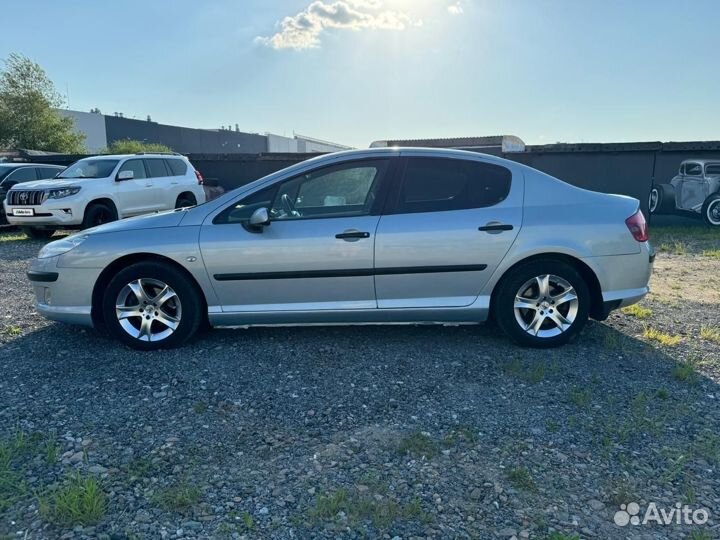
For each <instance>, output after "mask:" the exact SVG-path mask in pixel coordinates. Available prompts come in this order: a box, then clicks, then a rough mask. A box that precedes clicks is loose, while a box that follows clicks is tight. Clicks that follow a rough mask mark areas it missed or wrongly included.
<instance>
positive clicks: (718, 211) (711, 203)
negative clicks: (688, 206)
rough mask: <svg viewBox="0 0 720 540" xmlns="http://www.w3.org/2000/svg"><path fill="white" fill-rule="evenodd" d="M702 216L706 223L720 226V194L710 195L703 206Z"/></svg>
mask: <svg viewBox="0 0 720 540" xmlns="http://www.w3.org/2000/svg"><path fill="white" fill-rule="evenodd" d="M702 216H703V219H704V220H705V223H707V224H708V225H712V226H713V227H720V194H717V193H716V194H715V195H710V196H709V197H708V198H707V199H705V202H704V203H703V206H702Z"/></svg>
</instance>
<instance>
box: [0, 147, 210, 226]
mask: <svg viewBox="0 0 720 540" xmlns="http://www.w3.org/2000/svg"><path fill="white" fill-rule="evenodd" d="M202 181H203V180H202V176H201V175H200V173H199V172H198V171H196V170H195V168H194V167H193V166H192V164H191V163H190V161H188V159H187V158H186V157H184V156H181V155H179V154H172V155H170V154H135V155H123V156H97V157H89V158H85V159H81V160H80V161H76V162H75V163H73V164H72V165H70V166H69V167H68V168H67V169H65V170H64V171H63V172H61V173H60V174H59V175H58V176H57V177H56V178H54V179H52V180H38V181H35V182H25V183H23V184H19V185H16V186H13V187H12V189H10V190H9V191H8V193H7V197H6V199H5V213H6V215H7V220H8V221H9V222H10V223H11V224H12V225H19V226H20V227H21V228H22V229H23V230H24V231H25V233H26V234H27V235H28V236H30V237H31V238H49V237H50V236H52V234H53V233H54V232H55V230H56V229H78V228H81V229H86V228H88V227H94V226H96V225H102V224H103V223H107V222H109V221H115V220H116V219H122V218H126V217H130V216H137V215H140V214H148V213H152V212H157V211H160V210H171V209H173V208H182V207H186V206H195V205H196V204H201V203H204V202H205V192H204V191H203V186H202Z"/></svg>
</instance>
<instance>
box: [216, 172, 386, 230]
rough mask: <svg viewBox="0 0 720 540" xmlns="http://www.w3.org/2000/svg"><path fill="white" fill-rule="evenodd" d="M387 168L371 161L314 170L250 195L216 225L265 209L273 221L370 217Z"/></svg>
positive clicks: (239, 220)
mask: <svg viewBox="0 0 720 540" xmlns="http://www.w3.org/2000/svg"><path fill="white" fill-rule="evenodd" d="M387 166H388V160H372V161H361V162H354V163H346V164H342V165H337V166H334V167H326V168H323V169H319V170H315V171H311V172H309V173H305V174H303V175H301V176H297V177H295V178H292V179H290V180H286V181H285V182H282V183H281V184H275V185H273V186H270V187H267V188H265V189H262V190H260V191H258V192H256V193H253V194H252V195H248V196H247V197H245V198H244V199H241V200H240V201H239V202H237V203H235V204H234V205H233V206H232V207H230V208H228V209H227V210H225V211H224V212H223V213H222V214H220V216H218V218H217V219H216V220H215V222H216V223H240V222H243V221H246V220H248V219H250V216H251V215H252V213H253V212H254V211H255V210H257V209H258V208H263V207H264V208H268V209H269V210H270V216H271V219H272V220H273V221H278V220H291V219H312V218H330V217H349V216H363V215H367V214H369V213H370V210H371V209H372V206H373V203H374V202H375V199H376V197H377V190H378V187H379V185H380V179H381V177H382V176H383V174H384V173H385V170H386V168H387Z"/></svg>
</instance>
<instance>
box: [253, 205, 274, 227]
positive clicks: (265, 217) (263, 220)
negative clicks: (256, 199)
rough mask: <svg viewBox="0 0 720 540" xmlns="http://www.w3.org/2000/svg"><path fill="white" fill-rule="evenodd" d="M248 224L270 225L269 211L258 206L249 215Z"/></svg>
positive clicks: (256, 225)
mask: <svg viewBox="0 0 720 540" xmlns="http://www.w3.org/2000/svg"><path fill="white" fill-rule="evenodd" d="M249 223H250V225H251V226H252V227H263V226H265V225H270V212H269V211H268V209H267V208H264V207H263V208H258V209H257V210H255V211H254V212H253V213H252V215H251V216H250V221H249Z"/></svg>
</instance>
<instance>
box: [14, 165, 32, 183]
mask: <svg viewBox="0 0 720 540" xmlns="http://www.w3.org/2000/svg"><path fill="white" fill-rule="evenodd" d="M7 180H8V182H28V181H30V180H37V176H35V168H34V167H22V168H20V169H17V170H15V171H13V172H12V173H10V174H9V175H8V178H7Z"/></svg>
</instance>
